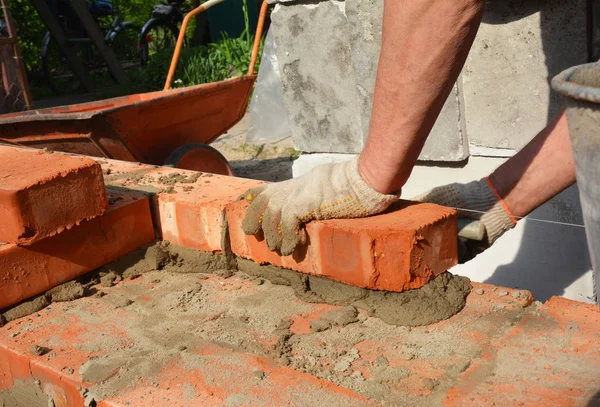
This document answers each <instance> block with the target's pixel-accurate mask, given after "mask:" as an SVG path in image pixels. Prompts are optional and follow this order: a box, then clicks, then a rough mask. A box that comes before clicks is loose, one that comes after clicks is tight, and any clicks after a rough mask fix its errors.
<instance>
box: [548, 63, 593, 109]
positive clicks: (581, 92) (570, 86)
mask: <svg viewBox="0 0 600 407" xmlns="http://www.w3.org/2000/svg"><path fill="white" fill-rule="evenodd" d="M594 67H595V68H597V69H598V70H600V62H590V63H587V64H581V65H576V66H573V67H571V68H568V69H565V70H564V71H562V72H561V73H559V74H558V75H556V76H555V77H554V78H553V79H552V82H551V86H552V89H554V90H555V91H556V92H558V93H559V94H560V95H562V96H564V97H568V98H570V99H575V100H582V101H585V102H592V103H600V83H599V84H598V87H591V86H584V85H579V84H577V83H575V82H572V81H571V80H570V79H571V77H572V76H573V74H574V73H575V72H577V71H579V70H581V69H587V68H594Z"/></svg>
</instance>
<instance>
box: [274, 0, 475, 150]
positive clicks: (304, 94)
mask: <svg viewBox="0 0 600 407" xmlns="http://www.w3.org/2000/svg"><path fill="white" fill-rule="evenodd" d="M382 16H383V1H374V0H348V1H345V2H335V1H324V2H319V3H316V4H314V3H311V4H303V3H302V2H300V3H293V4H291V5H278V6H277V8H276V11H275V12H274V13H273V25H272V27H273V28H272V29H273V30H274V36H275V41H276V43H277V58H278V60H279V62H280V65H281V69H282V72H281V74H282V83H283V87H284V99H285V104H286V109H287V110H288V116H289V118H290V126H291V128H292V138H293V139H294V143H295V144H296V146H297V148H298V149H300V150H302V151H306V152H331V153H358V152H360V151H361V150H362V147H363V145H364V142H365V141H366V139H367V137H368V133H369V123H370V117H371V108H372V104H373V92H374V89H375V77H376V73H377V65H378V60H379V51H380V49H381V22H382ZM324 30H326V31H327V32H324ZM332 30H335V31H334V32H335V33H336V35H335V36H332V35H331V32H332ZM315 44H317V46H315ZM315 54H316V55H315ZM462 103H463V102H462V93H461V87H460V81H459V82H458V83H457V84H456V85H455V87H454V88H453V91H452V93H451V94H450V96H449V98H448V100H447V102H446V104H445V105H444V108H443V110H442V112H441V114H440V117H439V119H438V121H437V122H436V124H435V126H434V128H433V130H432V132H431V135H430V137H429V139H428V141H427V143H426V144H425V147H424V149H423V151H422V154H421V156H420V159H422V160H433V161H462V160H464V159H466V158H467V157H468V142H467V137H466V134H465V128H464V114H462V112H461V110H462Z"/></svg>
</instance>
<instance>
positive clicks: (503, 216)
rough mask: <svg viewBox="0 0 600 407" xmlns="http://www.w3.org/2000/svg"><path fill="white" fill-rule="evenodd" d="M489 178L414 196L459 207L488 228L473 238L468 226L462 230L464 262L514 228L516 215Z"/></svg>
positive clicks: (461, 216)
mask: <svg viewBox="0 0 600 407" xmlns="http://www.w3.org/2000/svg"><path fill="white" fill-rule="evenodd" d="M492 188H493V187H492V186H491V184H490V182H489V180H488V179H487V178H484V179H481V180H479V181H473V182H470V183H468V184H458V183H454V184H449V185H444V186H440V187H437V188H434V189H432V190H431V191H429V192H426V193H424V194H422V195H420V196H417V197H415V198H413V199H414V200H416V201H420V202H430V203H434V204H438V205H443V206H448V207H451V208H456V209H459V211H458V217H459V220H461V219H471V220H477V221H479V222H480V223H481V225H482V226H483V228H484V233H483V236H481V239H476V238H473V236H472V234H471V233H468V231H467V229H464V232H463V231H459V234H458V239H459V242H458V243H459V261H460V262H461V263H464V262H466V261H469V260H471V259H472V258H473V257H475V256H477V255H478V254H479V253H481V252H483V251H484V250H486V249H488V248H489V247H490V246H491V245H492V244H493V243H494V242H495V241H496V240H497V239H498V238H499V237H500V236H502V235H503V234H504V233H505V232H506V231H507V230H509V229H512V228H513V227H514V226H515V224H516V220H515V218H514V217H513V216H512V215H511V214H510V211H509V209H508V208H507V207H506V205H505V204H504V202H502V201H501V200H500V199H499V198H498V197H497V196H496V194H495V193H494V191H493V190H492Z"/></svg>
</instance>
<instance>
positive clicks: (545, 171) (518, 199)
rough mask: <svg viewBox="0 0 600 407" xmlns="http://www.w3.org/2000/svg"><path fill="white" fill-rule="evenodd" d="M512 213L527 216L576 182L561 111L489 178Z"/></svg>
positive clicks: (565, 123) (565, 126) (567, 130)
mask: <svg viewBox="0 0 600 407" xmlns="http://www.w3.org/2000/svg"><path fill="white" fill-rule="evenodd" d="M490 180H491V182H492V184H493V185H494V186H495V187H496V190H497V191H498V194H499V195H500V196H501V197H502V198H503V199H504V202H506V205H507V206H508V208H509V209H510V210H511V212H512V214H513V215H514V216H517V217H521V216H526V215H528V214H529V213H530V212H531V211H533V210H534V209H535V208H537V207H538V206H540V205H542V204H543V203H544V202H546V201H547V200H549V199H550V198H552V197H554V196H555V195H556V194H558V193H559V192H561V191H562V190H564V189H565V188H567V187H569V186H570V185H572V184H573V183H575V162H574V161H573V154H572V152H571V142H570V140H569V129H568V127H567V119H566V117H565V115H564V112H561V113H560V114H559V115H557V116H556V117H555V118H554V119H553V120H552V122H551V123H550V124H549V125H548V126H546V128H545V129H544V130H542V131H541V132H540V133H539V134H538V135H537V136H536V137H535V138H534V139H533V140H531V141H530V142H529V144H527V145H526V146H525V147H524V148H523V149H522V150H521V151H519V152H518V153H517V154H516V155H515V156H514V157H512V158H510V159H509V160H508V161H506V162H505V163H504V164H502V165H501V166H500V167H498V169H496V171H494V172H493V173H492V175H490Z"/></svg>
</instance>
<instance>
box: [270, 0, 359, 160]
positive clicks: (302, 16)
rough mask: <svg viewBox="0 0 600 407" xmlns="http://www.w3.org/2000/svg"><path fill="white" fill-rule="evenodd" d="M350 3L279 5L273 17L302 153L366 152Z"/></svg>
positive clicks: (286, 95)
mask: <svg viewBox="0 0 600 407" xmlns="http://www.w3.org/2000/svg"><path fill="white" fill-rule="evenodd" d="M344 7H345V3H344V2H338V1H328V2H324V3H319V4H317V5H314V4H310V5H303V4H299V5H292V6H281V5H277V6H276V8H275V11H274V12H273V13H272V15H271V19H272V26H271V27H272V29H273V35H274V37H275V43H276V44H277V59H278V61H279V66H280V68H281V80H282V85H283V90H284V101H285V105H286V108H287V110H288V119H289V121H290V127H291V132H292V137H293V139H294V144H295V145H296V147H297V148H298V149H299V150H302V151H308V152H316V151H319V152H321V151H325V152H342V153H351V152H358V151H360V150H362V147H363V133H362V127H361V122H360V107H359V99H358V96H357V93H356V81H355V75H354V70H353V67H352V63H351V47H350V43H349V41H348V38H349V35H350V32H349V27H348V21H347V20H346V16H345V14H344Z"/></svg>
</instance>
